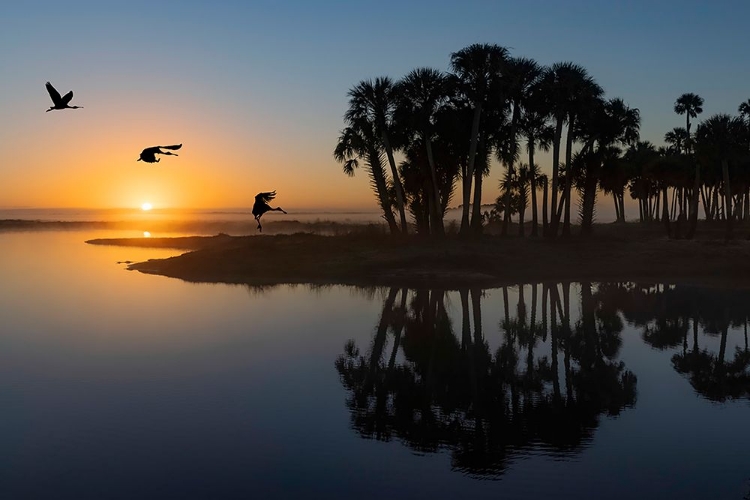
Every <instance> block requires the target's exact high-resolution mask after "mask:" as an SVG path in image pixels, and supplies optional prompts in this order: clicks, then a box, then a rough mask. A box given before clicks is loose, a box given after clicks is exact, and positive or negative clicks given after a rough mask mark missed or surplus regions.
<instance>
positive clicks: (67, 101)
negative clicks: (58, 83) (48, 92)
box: [58, 90, 73, 104]
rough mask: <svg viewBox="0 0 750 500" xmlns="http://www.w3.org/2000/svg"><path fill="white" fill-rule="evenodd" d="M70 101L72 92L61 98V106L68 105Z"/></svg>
mask: <svg viewBox="0 0 750 500" xmlns="http://www.w3.org/2000/svg"><path fill="white" fill-rule="evenodd" d="M58 95H59V94H58ZM71 99H73V91H72V90H71V91H70V92H68V93H67V94H65V95H64V96H63V97H62V102H63V104H68V103H69V102H70V100H71Z"/></svg>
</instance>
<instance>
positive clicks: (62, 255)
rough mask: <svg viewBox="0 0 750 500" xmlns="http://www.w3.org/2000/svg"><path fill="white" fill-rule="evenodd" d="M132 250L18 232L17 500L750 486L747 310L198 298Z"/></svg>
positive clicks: (10, 352)
mask: <svg viewBox="0 0 750 500" xmlns="http://www.w3.org/2000/svg"><path fill="white" fill-rule="evenodd" d="M115 235H117V236H127V235H133V236H137V235H138V233H137V232H136V231H134V232H132V233H128V232H117V233H111V232H101V231H96V232H92V231H64V232H63V231H45V232H23V233H17V232H6V233H0V279H2V283H3V286H2V287H1V288H0V415H1V416H0V498H78V499H85V498H249V497H252V498H291V497H304V498H350V497H353V496H354V497H358V498H384V497H392V498H427V497H433V498H456V497H462V498H479V497H501V498H546V497H551V498H560V497H563V498H633V497H638V496H640V497H645V498H655V497H659V498H680V499H686V498H728V499H729V498H731V499H741V498H743V496H744V495H747V494H748V492H750V465H749V464H750V460H748V458H749V455H750V451H748V450H750V432H748V422H749V421H750V400H749V399H748V390H749V389H750V384H748V379H749V377H750V374H749V372H748V367H747V364H746V363H747V354H746V345H747V344H746V342H747V341H746V336H745V324H746V320H747V317H748V313H749V312H750V306H748V304H750V301H748V300H747V299H748V296H747V295H746V294H742V293H740V292H729V291H722V290H700V289H688V288H685V287H677V288H675V287H669V286H664V285H658V286H652V287H650V288H649V287H640V286H634V285H600V284H591V285H589V284H586V283H574V284H570V285H564V284H550V285H551V286H547V287H543V286H542V285H537V286H536V287H534V286H532V285H528V284H527V285H524V286H522V287H520V286H512V287H507V288H505V289H492V290H461V291H436V290H401V289H372V290H364V289H355V288H348V287H326V288H311V287H305V286H297V287H289V286H283V287H273V288H267V289H258V288H248V287H243V286H229V285H210V284H197V285H196V284H189V283H184V282H182V281H179V280H173V279H168V278H162V277H159V276H150V275H144V274H140V273H136V272H129V271H126V270H125V269H124V266H123V265H122V264H117V262H119V261H125V260H134V261H139V260H145V259H148V258H158V257H165V256H169V255H174V254H176V253H177V252H176V251H170V250H156V249H138V248H118V247H101V246H90V245H85V244H84V243H83V241H84V240H86V239H90V238H95V237H107V236H115ZM543 291H545V293H543ZM521 297H522V298H523V300H520V299H521ZM506 304H507V306H506ZM553 310H554V313H553V312H552V311H553ZM545 311H546V313H545ZM519 313H520V314H519ZM532 315H533V317H534V326H535V327H536V328H534V329H532V328H530V327H531V324H532ZM478 320H479V321H478ZM553 320H554V324H555V325H557V326H555V327H554V328H553V326H552V325H553ZM694 320H695V326H696V327H697V332H696V331H694V329H693V324H694ZM696 345H697V349H696V348H695V346H696ZM530 347H531V357H529V348H530ZM553 353H554V354H553ZM720 355H721V357H722V361H721V362H720V361H719V357H720ZM529 360H531V362H529ZM529 367H531V368H529ZM681 371H682V372H684V373H681Z"/></svg>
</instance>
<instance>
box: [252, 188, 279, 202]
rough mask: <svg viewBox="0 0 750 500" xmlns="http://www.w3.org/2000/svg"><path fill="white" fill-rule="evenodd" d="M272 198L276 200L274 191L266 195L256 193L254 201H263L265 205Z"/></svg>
mask: <svg viewBox="0 0 750 500" xmlns="http://www.w3.org/2000/svg"><path fill="white" fill-rule="evenodd" d="M274 198H276V191H268V192H267V193H258V194H256V195H255V201H263V202H266V203H268V202H269V201H271V200H273V199H274Z"/></svg>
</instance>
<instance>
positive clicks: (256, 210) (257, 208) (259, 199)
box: [253, 190, 286, 232]
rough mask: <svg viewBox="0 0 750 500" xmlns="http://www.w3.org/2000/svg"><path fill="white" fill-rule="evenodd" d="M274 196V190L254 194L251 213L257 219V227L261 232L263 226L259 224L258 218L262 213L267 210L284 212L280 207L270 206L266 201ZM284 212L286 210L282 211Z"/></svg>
mask: <svg viewBox="0 0 750 500" xmlns="http://www.w3.org/2000/svg"><path fill="white" fill-rule="evenodd" d="M274 198H276V191H275V190H274V191H270V192H268V193H258V194H256V195H255V204H254V205H253V215H254V216H255V220H256V221H258V229H260V231H261V232H263V226H261V225H260V218H261V217H262V216H263V214H264V213H266V212H269V211H278V212H284V210H283V209H282V208H281V207H276V208H271V207H270V206H269V205H268V202H269V201H271V200H273V199H274ZM284 213H286V212H284Z"/></svg>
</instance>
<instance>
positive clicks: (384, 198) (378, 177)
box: [368, 151, 399, 234]
mask: <svg viewBox="0 0 750 500" xmlns="http://www.w3.org/2000/svg"><path fill="white" fill-rule="evenodd" d="M368 156H369V157H368V163H369V168H370V176H371V177H372V182H373V184H374V185H375V190H376V192H377V196H378V201H379V202H380V208H381V209H382V210H383V218H384V219H385V221H386V222H387V223H388V229H389V230H390V232H391V234H398V233H399V228H398V225H397V224H396V217H395V216H394V215H393V207H392V206H391V200H390V199H389V196H388V186H387V183H386V181H385V177H384V175H383V173H384V172H383V166H382V165H383V164H382V163H381V161H380V158H381V157H380V154H379V152H378V151H370V152H369V153H368Z"/></svg>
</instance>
